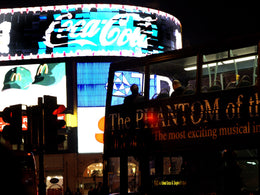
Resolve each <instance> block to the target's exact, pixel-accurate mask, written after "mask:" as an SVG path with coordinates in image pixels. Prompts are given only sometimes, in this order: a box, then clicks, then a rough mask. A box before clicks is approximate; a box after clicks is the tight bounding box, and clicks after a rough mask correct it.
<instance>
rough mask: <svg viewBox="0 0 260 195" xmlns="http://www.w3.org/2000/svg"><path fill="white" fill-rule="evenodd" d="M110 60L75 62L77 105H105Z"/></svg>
mask: <svg viewBox="0 0 260 195" xmlns="http://www.w3.org/2000/svg"><path fill="white" fill-rule="evenodd" d="M110 64H111V63H110V62H93V63H90V62H89V63H77V94H78V107H105V105H106V95H107V90H106V83H107V80H108V71H109V66H110Z"/></svg>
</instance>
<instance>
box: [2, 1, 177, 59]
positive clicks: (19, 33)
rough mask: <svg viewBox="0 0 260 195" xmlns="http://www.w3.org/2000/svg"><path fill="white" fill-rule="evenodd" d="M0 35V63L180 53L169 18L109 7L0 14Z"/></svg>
mask: <svg viewBox="0 0 260 195" xmlns="http://www.w3.org/2000/svg"><path fill="white" fill-rule="evenodd" d="M0 35H1V36H0V59H1V60H21V59H39V58H54V57H76V56H93V55H94V56H137V57H139V56H145V55H148V54H153V53H161V52H164V51H168V50H174V49H180V48H181V47H182V40H181V24H180V22H179V20H178V19H177V18H175V17H174V16H172V15H170V14H167V13H165V12H161V11H159V10H154V9H150V8H144V7H136V6H127V5H114V4H78V5H64V6H61V5H59V6H45V7H29V8H14V9H1V10H0Z"/></svg>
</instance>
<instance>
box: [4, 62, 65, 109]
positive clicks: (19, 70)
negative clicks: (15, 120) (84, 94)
mask: <svg viewBox="0 0 260 195" xmlns="http://www.w3.org/2000/svg"><path fill="white" fill-rule="evenodd" d="M66 82H67V81H66V64H65V63H64V62H62V63H46V64H24V65H12V66H0V100H1V102H0V110H3V109H4V108H5V107H8V106H10V105H15V104H25V105H28V106H29V105H37V104H38V97H43V96H44V95H51V96H57V102H58V104H63V105H65V106H67V83H66Z"/></svg>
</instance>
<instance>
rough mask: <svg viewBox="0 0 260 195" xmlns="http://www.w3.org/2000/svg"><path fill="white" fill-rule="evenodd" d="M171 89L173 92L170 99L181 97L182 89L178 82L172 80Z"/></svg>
mask: <svg viewBox="0 0 260 195" xmlns="http://www.w3.org/2000/svg"><path fill="white" fill-rule="evenodd" d="M172 87H173V89H174V91H173V92H172V94H171V97H176V96H180V95H183V92H184V88H183V87H182V85H181V82H180V81H179V80H173V82H172Z"/></svg>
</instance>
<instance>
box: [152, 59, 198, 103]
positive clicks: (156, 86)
mask: <svg viewBox="0 0 260 195" xmlns="http://www.w3.org/2000/svg"><path fill="white" fill-rule="evenodd" d="M196 60H197V58H196V56H191V57H186V58H181V59H174V60H169V61H165V62H160V63H154V64H151V66H150V90H149V94H150V96H149V98H150V99H155V98H163V97H170V96H171V94H172V92H173V91H174V89H173V86H172V81H173V80H179V81H180V82H181V84H182V87H183V88H184V92H183V95H189V94H193V93H194V92H195V83H196Z"/></svg>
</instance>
